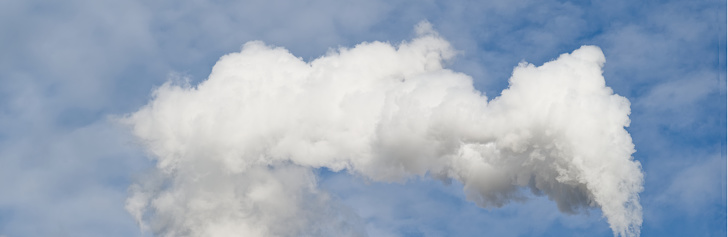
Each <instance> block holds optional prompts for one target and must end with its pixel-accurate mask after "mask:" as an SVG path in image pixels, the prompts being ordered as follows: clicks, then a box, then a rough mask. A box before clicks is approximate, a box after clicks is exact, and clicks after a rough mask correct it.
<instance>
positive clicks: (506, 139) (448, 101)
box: [124, 23, 642, 236]
mask: <svg viewBox="0 0 728 237" xmlns="http://www.w3.org/2000/svg"><path fill="white" fill-rule="evenodd" d="M417 31H418V34H419V36H418V37H417V38H416V39H413V40H412V41H411V42H404V43H402V44H400V45H398V46H396V47H395V46H392V45H390V44H388V43H382V42H372V43H362V44H359V45H357V46H356V47H354V48H351V49H347V48H341V49H339V50H338V51H337V52H332V53H329V54H328V55H326V56H323V57H321V58H318V59H316V60H313V61H311V62H309V63H307V62H304V61H303V60H302V59H300V58H297V57H295V56H293V55H291V54H290V53H289V52H288V51H286V50H285V49H283V48H273V47H269V46H266V45H265V44H263V43H261V42H249V43H247V44H245V45H244V47H243V49H242V51H241V52H239V53H232V54H229V55H225V56H223V57H222V58H221V59H220V60H219V61H218V62H217V64H216V65H215V66H214V68H213V70H212V73H211V74H210V76H209V78H208V79H207V80H206V81H204V82H202V83H200V84H199V85H197V86H194V87H193V86H189V85H175V84H172V83H167V84H165V85H163V86H162V87H160V88H159V89H157V90H156V92H155V94H154V99H153V100H152V101H150V102H149V104H148V105H146V106H144V107H143V108H141V109H140V110H139V111H137V112H136V113H134V114H132V115H130V116H128V117H127V118H125V119H124V122H125V123H127V124H129V125H130V126H131V127H132V128H133V133H134V134H135V135H136V136H137V137H139V138H140V140H141V141H142V142H143V144H144V145H145V146H146V148H147V149H148V151H149V152H150V153H151V156H152V157H153V158H154V159H155V160H156V162H157V169H158V172H157V174H156V176H154V177H150V178H148V179H145V180H142V181H141V182H140V183H138V184H135V185H133V186H132V188H131V190H132V196H131V197H130V198H129V199H128V200H127V210H129V212H130V213H132V214H133V215H134V216H135V217H136V218H137V220H138V221H139V222H140V224H141V225H142V226H143V227H144V228H148V229H150V230H151V231H152V232H154V233H156V234H158V235H161V236H233V235H235V236H302V235H303V236H309V235H311V236H322V235H324V236H364V235H366V233H365V232H364V230H363V228H362V223H361V222H362V221H361V220H359V219H358V217H357V216H356V215H355V214H353V213H352V212H351V211H350V210H349V209H348V208H347V207H345V206H343V205H341V204H339V203H338V202H336V200H335V199H333V198H331V197H329V196H328V195H327V194H326V193H325V192H322V191H321V190H318V189H317V187H316V177H315V175H314V174H313V173H312V171H311V170H312V168H320V167H327V168H329V169H332V170H335V171H339V170H347V171H348V172H352V173H355V174H358V175H361V176H363V177H366V178H369V179H371V180H374V181H402V180H406V179H407V178H408V177H412V176H417V175H420V176H421V175H426V174H430V175H432V176H434V177H437V178H442V179H456V180H458V181H460V182H462V183H463V184H464V187H465V188H464V189H465V190H464V191H465V192H466V194H467V197H468V199H469V200H471V201H473V202H475V203H477V204H478V205H479V206H482V207H499V206H502V205H505V204H507V203H508V202H509V201H510V200H520V199H523V198H525V197H526V196H527V195H525V194H524V193H523V192H522V191H523V190H524V189H523V188H526V189H530V190H531V191H532V192H534V193H536V194H543V195H547V196H548V197H549V198H550V199H551V200H553V201H554V202H556V204H557V205H558V207H559V209H560V210H561V211H563V212H567V213H574V212H577V211H578V210H580V209H583V208H590V207H599V208H601V210H602V212H603V214H604V216H605V217H606V218H607V220H608V222H609V224H610V226H611V228H612V230H613V231H614V233H615V235H621V236H638V235H639V231H640V226H641V224H642V213H641V206H640V204H639V196H638V194H639V192H641V190H642V172H641V170H640V169H641V168H640V164H639V162H637V161H633V159H632V157H631V154H632V153H633V152H634V145H633V144H632V140H631V137H630V135H629V134H628V133H627V131H626V130H625V129H624V128H625V127H626V126H628V125H629V117H628V115H629V113H630V108H629V101H628V100H627V99H625V98H624V97H621V96H618V95H615V94H614V93H613V91H612V90H611V89H610V88H609V87H606V85H605V81H604V78H603V77H602V75H601V74H602V71H601V68H602V65H603V64H604V62H605V58H604V55H603V54H602V52H601V50H600V49H599V48H597V47H594V46H583V47H581V48H580V49H578V50H575V51H574V52H573V53H571V54H563V55H561V56H560V57H559V58H558V59H556V60H555V61H552V62H548V63H545V64H544V65H542V66H540V67H536V66H534V65H531V64H526V63H522V64H520V65H518V67H516V68H515V69H514V72H513V76H512V78H511V79H510V86H509V88H508V89H506V90H504V91H503V93H502V94H501V96H500V97H498V98H495V99H493V100H492V101H490V102H488V100H487V98H486V97H485V95H482V93H480V92H478V91H477V90H475V89H474V88H473V86H472V79H471V78H470V77H468V76H467V75H464V74H461V73H456V72H453V71H451V70H448V69H445V68H443V61H445V60H448V59H450V58H451V57H453V56H454V55H455V53H454V50H453V49H452V48H451V46H450V45H449V43H448V42H447V41H445V40H444V39H442V38H440V37H439V36H438V35H437V33H435V32H434V31H432V29H431V28H430V26H429V24H427V23H423V24H420V25H419V26H418V27H417ZM332 223H335V224H332Z"/></svg>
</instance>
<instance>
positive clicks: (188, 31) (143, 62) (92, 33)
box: [0, 0, 727, 237]
mask: <svg viewBox="0 0 728 237" xmlns="http://www.w3.org/2000/svg"><path fill="white" fill-rule="evenodd" d="M422 20H427V21H429V22H430V23H431V24H432V25H433V27H434V28H435V30H437V31H438V32H439V33H440V35H441V36H442V37H444V38H445V39H447V40H448V41H450V42H451V43H452V45H453V46H454V48H456V49H457V50H459V51H460V52H461V54H460V55H458V56H457V57H456V58H455V60H453V61H452V62H451V64H450V65H449V68H451V69H453V70H455V71H458V72H463V73H465V74H468V75H470V76H472V77H473V80H474V84H475V87H476V88H477V89H478V90H480V91H482V92H484V93H485V94H486V95H488V96H489V98H493V97H495V96H497V95H498V94H499V92H500V91H501V90H503V89H504V88H506V87H507V85H508V78H509V77H510V74H511V72H512V70H513V68H514V67H515V66H516V65H518V63H519V62H521V61H526V62H530V63H533V64H536V65H540V64H542V63H544V62H547V61H550V60H553V59H555V58H556V57H558V55H560V54H562V53H567V52H571V51H573V50H575V49H577V48H579V47H580V46H581V45H596V46H599V47H601V49H602V50H603V52H604V54H605V56H606V59H607V63H606V65H605V67H604V76H605V78H606V83H607V86H610V87H612V88H613V89H614V91H615V93H617V94H619V95H622V96H625V97H626V98H628V99H629V100H630V102H631V108H632V114H631V115H630V119H631V125H630V127H629V128H627V130H628V131H629V132H630V134H631V136H632V138H633V141H634V144H635V146H636V150H637V152H636V153H634V154H633V156H634V158H635V159H636V160H638V161H640V162H641V163H642V169H643V171H644V174H645V183H644V191H643V192H642V193H641V195H640V197H641V204H642V206H643V213H644V217H643V219H644V223H643V226H642V235H643V236H725V235H726V222H727V220H726V3H725V2H724V1H627V0H625V1H603V2H585V1H584V2H582V1H578V2H559V1H498V0H497V1H405V0H401V1H328V0H311V1H306V2H293V1H291V2H289V1H239V2H236V1H189V2H185V3H180V2H178V1H153V2H150V1H116V2H112V1H80V0H79V1H77V0H71V1H63V2H49V1H15V0H10V1H2V2H0V32H2V34H0V52H1V53H0V236H7V237H15V236H148V235H150V234H149V233H142V232H140V231H139V228H138V227H137V225H136V223H135V222H134V219H133V218H132V217H131V215H129V214H128V213H127V212H126V211H125V210H124V201H125V199H126V198H127V195H128V192H127V189H128V187H129V185H130V184H131V183H132V182H133V181H134V180H138V179H143V178H144V175H143V173H144V171H145V170H148V169H150V168H153V167H154V163H153V162H152V161H150V160H149V159H148V157H147V156H148V154H147V153H145V151H144V150H143V148H142V147H140V146H139V144H136V143H135V140H134V139H133V138H132V137H131V135H130V134H129V132H128V131H127V130H126V129H125V128H124V127H122V126H119V125H118V124H116V123H114V122H113V119H112V118H114V117H118V116H121V115H124V114H128V113H132V112H134V111H136V110H138V108H140V107H141V106H143V105H144V104H146V103H147V102H148V101H149V99H150V98H151V92H152V90H153V89H155V88H156V87H158V86H160V85H162V84H163V83H164V82H165V81H167V80H168V79H169V78H173V77H179V76H186V77H189V78H191V81H192V83H193V84H194V83H198V82H200V81H203V80H204V79H205V78H206V77H207V76H208V75H209V73H210V70H211V68H212V66H213V65H214V64H215V62H216V61H217V60H218V59H219V57H220V56H222V55H224V54H227V53H230V52H237V51H239V50H240V48H241V46H242V45H243V44H244V43H245V42H247V41H250V40H262V41H264V42H266V43H268V44H272V45H276V46H282V47H285V48H287V49H288V50H290V51H291V52H292V53H293V54H294V55H297V56H300V57H302V58H303V59H304V60H312V59H315V58H317V57H319V56H321V55H324V54H326V52H327V51H328V50H329V49H330V48H336V47H339V46H346V47H350V46H354V45H356V44H358V43H360V42H363V41H375V40H377V41H388V42H394V43H396V42H401V41H403V40H408V39H411V38H412V37H413V36H414V33H413V30H412V29H413V27H414V26H415V25H416V24H417V23H418V22H420V21H422ZM318 172H319V173H320V174H319V177H320V180H319V183H320V186H321V187H322V188H323V189H325V190H327V191H329V192H330V193H332V194H333V195H334V196H336V197H337V198H339V199H340V200H341V201H342V202H343V203H344V204H346V205H348V206H350V207H351V208H352V209H353V210H354V211H355V212H356V213H357V214H358V215H359V216H360V217H361V218H362V220H364V222H365V223H366V226H367V228H368V229H369V230H370V233H369V235H370V236H382V235H383V233H382V234H380V233H374V232H375V231H383V232H388V233H389V234H394V235H399V236H584V235H589V236H611V235H612V232H611V230H610V229H609V226H608V224H607V223H606V221H605V219H604V218H602V217H601V212H600V211H599V210H597V209H595V210H591V211H590V212H589V213H588V214H579V215H567V214H563V213H560V212H559V211H558V209H557V208H556V205H555V204H554V203H553V202H551V201H550V200H548V198H546V197H532V198H531V199H530V200H528V201H526V202H523V203H520V202H513V203H510V204H509V205H506V206H505V207H503V208H496V209H482V208H479V207H477V206H476V205H475V204H474V203H472V202H469V201H467V200H466V199H465V195H464V194H463V193H462V185H461V184H458V183H457V182H455V183H452V184H450V185H445V184H442V183H441V182H439V181H434V180H432V179H428V178H420V179H414V180H410V181H409V182H407V183H404V184H400V183H367V182H365V181H363V180H361V179H358V178H357V177H354V176H351V175H348V174H346V173H333V172H330V171H327V170H319V171H318Z"/></svg>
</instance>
